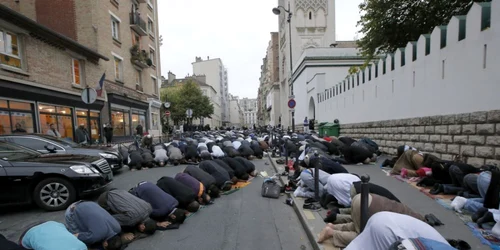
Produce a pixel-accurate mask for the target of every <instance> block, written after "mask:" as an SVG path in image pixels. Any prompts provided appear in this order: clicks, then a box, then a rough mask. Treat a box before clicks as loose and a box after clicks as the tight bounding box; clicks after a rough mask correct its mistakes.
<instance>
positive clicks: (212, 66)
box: [192, 57, 229, 127]
mask: <svg viewBox="0 0 500 250" xmlns="http://www.w3.org/2000/svg"><path fill="white" fill-rule="evenodd" d="M192 64H193V74H194V75H205V76H206V83H207V84H208V85H210V86H212V87H213V88H214V89H215V92H216V93H217V94H216V95H217V96H216V99H217V101H216V103H215V104H216V105H214V115H213V117H212V119H214V121H215V123H216V124H218V125H217V127H220V126H222V125H228V124H229V102H228V100H229V92H228V77H227V69H226V68H225V67H224V64H223V63H222V60H221V59H220V58H215V59H210V57H207V59H206V60H203V59H202V58H201V57H196V59H195V62H193V63H192Z"/></svg>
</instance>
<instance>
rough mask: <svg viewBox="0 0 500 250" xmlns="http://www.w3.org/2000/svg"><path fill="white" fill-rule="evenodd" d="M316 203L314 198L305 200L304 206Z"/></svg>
mask: <svg viewBox="0 0 500 250" xmlns="http://www.w3.org/2000/svg"><path fill="white" fill-rule="evenodd" d="M315 202H317V201H316V200H315V199H314V198H307V199H306V200H305V201H304V204H311V203H315Z"/></svg>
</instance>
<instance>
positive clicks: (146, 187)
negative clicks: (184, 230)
mask: <svg viewBox="0 0 500 250" xmlns="http://www.w3.org/2000/svg"><path fill="white" fill-rule="evenodd" d="M129 192H130V193H132V194H133V195H135V196H137V197H139V198H141V199H143V200H145V201H146V202H148V203H149V204H151V207H152V208H153V211H152V212H151V215H150V217H151V218H152V219H154V220H156V221H169V222H172V223H173V224H175V223H179V224H182V223H183V222H184V220H185V219H186V214H187V211H185V210H183V209H179V208H177V206H179V201H177V200H176V199H175V198H174V197H173V196H171V195H169V194H167V193H165V191H163V190H161V188H159V187H158V186H157V185H155V184H153V183H151V182H147V181H143V182H140V183H139V184H137V186H136V187H135V188H132V189H131V190H130V191H129Z"/></svg>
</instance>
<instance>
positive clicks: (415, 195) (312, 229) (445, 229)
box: [269, 157, 491, 250]
mask: <svg viewBox="0 0 500 250" xmlns="http://www.w3.org/2000/svg"><path fill="white" fill-rule="evenodd" d="M269 159H270V161H271V164H272V165H273V167H274V168H275V169H276V171H277V172H278V173H282V172H283V171H284V165H283V164H277V163H276V160H277V159H279V158H270V157H269ZM381 162H382V159H379V161H378V162H377V164H376V165H344V167H345V168H346V169H347V170H348V171H349V172H351V173H356V174H358V175H365V174H367V175H369V176H370V182H372V183H375V184H377V185H380V186H383V187H385V188H387V189H388V190H390V191H391V192H392V193H393V194H394V195H396V196H397V197H398V198H399V199H400V200H401V202H403V203H404V204H406V205H408V206H409V207H411V208H412V209H413V210H414V211H416V212H419V213H421V214H429V213H432V214H434V215H435V216H436V217H437V218H439V219H440V220H441V221H442V222H443V223H444V224H445V225H444V226H440V227H436V230H437V231H439V233H441V235H443V236H444V237H445V238H447V239H448V238H449V239H462V240H465V241H467V242H468V243H469V244H470V245H471V247H472V249H475V250H486V249H491V248H490V247H488V246H486V245H483V244H482V243H481V242H480V240H479V239H478V238H477V237H475V236H474V235H473V234H472V232H471V231H470V230H469V229H468V228H467V226H466V225H465V224H464V223H463V222H462V220H460V218H458V216H456V215H455V214H454V213H453V212H452V211H450V210H447V209H446V208H444V207H443V206H441V205H440V204H438V203H437V202H436V201H435V200H433V199H431V198H429V197H427V196H426V195H424V194H423V193H421V192H420V191H418V190H417V189H415V188H413V187H411V186H410V185H408V184H407V183H404V182H401V181H398V180H397V179H396V178H394V177H391V176H387V175H386V174H385V173H384V172H383V171H382V170H381V169H380V167H379V166H380V164H381ZM281 179H282V181H285V182H286V181H287V180H288V179H287V177H286V176H285V177H281ZM289 195H290V197H292V198H293V199H294V204H295V205H294V210H295V212H296V213H297V215H298V216H299V219H300V221H301V223H302V226H303V227H304V229H305V230H306V233H307V235H308V237H309V240H310V241H311V244H312V245H313V249H316V250H317V249H325V250H332V249H338V248H335V247H333V245H331V243H330V242H329V241H327V242H328V243H324V244H318V243H316V241H317V239H318V235H319V233H320V232H321V230H322V229H323V228H324V227H325V225H326V224H325V223H324V222H323V217H324V215H325V213H326V211H325V209H322V210H320V211H317V212H313V211H310V210H307V209H306V210H305V209H303V208H302V205H303V204H304V199H303V198H297V197H293V194H289Z"/></svg>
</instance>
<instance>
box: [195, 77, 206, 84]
mask: <svg viewBox="0 0 500 250" xmlns="http://www.w3.org/2000/svg"><path fill="white" fill-rule="evenodd" d="M195 79H196V80H197V81H199V82H202V83H207V76H205V75H197V76H195Z"/></svg>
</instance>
